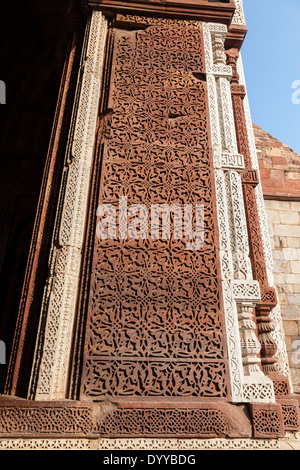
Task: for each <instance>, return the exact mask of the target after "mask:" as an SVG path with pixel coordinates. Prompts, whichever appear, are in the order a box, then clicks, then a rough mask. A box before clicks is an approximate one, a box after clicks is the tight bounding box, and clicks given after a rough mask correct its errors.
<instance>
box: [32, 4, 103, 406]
mask: <svg viewBox="0 0 300 470" xmlns="http://www.w3.org/2000/svg"><path fill="white" fill-rule="evenodd" d="M106 31H107V22H106V20H105V18H104V17H103V15H102V13H101V12H93V13H92V14H91V17H90V19H89V20H88V23H87V27H86V35H85V42H84V46H83V52H82V59H81V66H80V73H79V78H78V84H77V91H76V98H75V103H74V109H73V116H72V122H71V126H70V135H69V144H68V148H67V153H66V160H65V169H64V176H63V181H62V185H61V192H60V199H59V204H58V213H57V219H56V223H55V229H54V234H53V239H52V251H51V255H50V259H49V278H48V281H47V284H46V287H45V293H44V299H43V305H42V312H41V320H40V325H39V333H38V340H37V346H36V351H35V359H34V365H33V370H32V377H31V384H30V393H29V396H30V397H31V398H35V399H57V398H64V397H65V396H66V391H67V379H68V367H69V354H70V347H71V341H72V329H73V322H74V317H75V309H76V298H77V292H78V282H79V275H80V267H81V250H82V246H83V239H84V230H85V219H86V210H87V200H88V193H89V182H90V171H91V165H92V156H93V147H94V140H95V133H96V122H97V114H98V106H99V98H100V87H101V80H102V68H103V60H104V48H105V40H106Z"/></svg>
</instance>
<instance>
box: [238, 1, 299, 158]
mask: <svg viewBox="0 0 300 470" xmlns="http://www.w3.org/2000/svg"><path fill="white" fill-rule="evenodd" d="M244 10H245V16H246V21H247V26H248V30H249V31H248V33H247V36H246V39H245V42H244V45H243V48H242V56H243V62H244V68H245V75H246V84H247V89H248V95H249V101H250V108H251V115H252V121H253V122H254V123H255V124H257V125H258V126H260V127H262V128H263V129H264V130H266V131H267V132H269V133H270V134H272V135H273V136H274V137H276V138H277V139H279V140H280V141H282V142H284V143H285V144H286V145H288V146H289V147H291V148H292V149H293V150H295V151H296V152H297V153H298V154H300V103H299V104H293V102H292V95H293V93H294V94H295V92H297V89H296V90H295V89H293V88H292V84H293V82H294V81H296V80H298V81H299V83H300V0H284V1H282V0H244ZM298 88H300V87H298ZM297 96H298V98H299V97H300V93H298V95H297Z"/></svg>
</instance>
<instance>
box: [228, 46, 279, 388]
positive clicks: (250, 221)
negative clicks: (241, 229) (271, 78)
mask: <svg viewBox="0 0 300 470" xmlns="http://www.w3.org/2000/svg"><path fill="white" fill-rule="evenodd" d="M237 58H238V52H237V51H236V50H235V49H231V50H229V51H227V63H231V64H233V68H234V70H235V71H236V73H235V74H234V79H233V82H232V85H231V91H232V103H233V109H234V118H235V127H236V133H237V141H238V149H239V152H240V153H242V154H243V155H244V158H245V167H246V168H245V171H244V173H243V175H242V182H243V193H244V203H245V210H246V217H247V225H248V236H249V244H250V248H251V261H252V268H253V273H254V278H255V279H256V280H257V281H259V283H260V287H261V291H262V299H261V301H260V302H258V304H257V305H256V320H257V324H258V337H259V341H260V344H261V352H260V354H261V362H262V370H263V371H264V373H265V374H266V375H267V376H269V377H270V378H272V380H273V381H275V383H278V382H280V381H281V378H280V377H281V374H279V371H278V369H277V368H276V362H277V360H276V358H275V355H276V351H277V346H276V343H275V340H274V338H273V335H272V333H273V331H274V328H273V325H272V323H271V318H270V313H271V310H272V308H274V307H275V306H276V304H277V299H276V294H275V292H274V289H272V288H271V287H270V286H269V283H268V276H267V269H266V265H265V259H264V250H263V244H262V237H261V232H260V225H259V218H258V212H257V205H256V198H255V186H257V185H258V184H259V180H258V176H257V173H256V171H255V170H253V169H252V166H251V155H250V148H249V142H248V135H247V127H246V118H245V111H244V103H243V100H244V98H245V95H246V92H245V87H244V86H243V85H239V84H238V81H239V75H238V73H237ZM282 379H283V381H284V382H285V379H284V377H282ZM286 389H288V387H286ZM275 392H276V390H275Z"/></svg>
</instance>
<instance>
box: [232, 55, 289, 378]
mask: <svg viewBox="0 0 300 470" xmlns="http://www.w3.org/2000/svg"><path fill="white" fill-rule="evenodd" d="M237 71H238V74H239V81H240V83H241V85H243V86H244V87H245V77H244V70H243V62H242V58H241V54H239V57H238V59H237ZM245 92H246V87H245ZM243 105H244V113H245V120H246V129H247V136H248V143H249V153H250V158H251V166H252V168H253V169H255V170H258V168H259V165H258V158H257V152H256V146H255V137H254V133H253V127H252V119H251V112H250V107H249V101H248V97H247V93H246V95H245V98H244V100H243ZM257 176H258V180H260V177H259V173H258V172H257ZM254 193H255V200H256V204H257V214H258V219H259V226H260V231H261V240H262V245H263V252H264V260H265V266H266V271H267V277H268V283H269V285H270V286H271V287H274V276H273V256H272V248H271V242H270V234H269V229H268V222H267V217H266V211H265V206H264V199H263V192H262V187H261V184H258V185H257V186H256V187H255V191H254ZM270 318H271V319H272V323H273V326H274V330H275V331H274V332H273V337H274V340H275V342H276V345H277V352H276V359H277V360H278V362H277V367H278V369H279V370H280V372H281V373H282V374H283V375H285V376H286V377H289V365H288V354H287V349H286V344H285V340H284V330H283V325H282V318H281V311H280V305H279V303H277V305H276V307H274V308H273V309H272V310H271V313H270Z"/></svg>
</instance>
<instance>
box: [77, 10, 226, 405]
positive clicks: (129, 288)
mask: <svg viewBox="0 0 300 470" xmlns="http://www.w3.org/2000/svg"><path fill="white" fill-rule="evenodd" d="M126 21H128V27H127V28H126ZM134 22H135V23H136V24H135V27H132V24H134ZM129 24H130V25H131V27H129ZM110 38H111V49H110V52H111V55H110V54H109V51H108V60H107V64H108V65H107V70H108V69H109V70H108V71H109V73H107V74H106V78H107V77H108V78H107V85H106V86H107V89H108V90H109V92H108V95H107V100H106V108H105V109H104V111H105V112H103V113H102V114H101V116H100V117H101V119H102V124H100V128H101V125H102V134H101V138H100V139H98V149H97V150H98V152H102V157H101V170H100V174H101V176H100V185H99V191H98V196H97V197H98V201H97V204H98V205H100V204H109V205H111V206H113V207H114V208H115V211H116V215H117V222H118V224H117V229H116V233H115V234H116V236H115V237H114V238H112V237H110V238H107V239H101V238H100V237H99V236H98V235H97V230H95V237H94V242H93V252H92V268H91V277H90V285H89V300H88V309H87V320H86V337H85V348H84V356H83V373H82V384H81V395H82V396H88V397H91V398H94V399H96V398H97V397H99V398H103V397H108V398H109V397H115V398H121V397H122V399H123V400H124V399H125V398H137V397H139V398H141V397H142V398H149V397H176V398H188V397H209V398H229V394H230V392H229V384H228V377H229V372H228V361H227V352H226V338H225V325H224V318H223V309H222V304H221V297H222V295H221V279H220V266H219V264H220V263H219V256H218V249H217V247H218V231H217V219H216V207H215V191H214V184H213V173H212V157H211V153H210V136H209V131H208V128H209V122H208V110H207V95H206V93H207V91H206V81H205V67H204V59H203V56H204V53H203V38H202V29H201V23H200V22H194V21H187V20H177V21H176V20H171V19H169V20H168V19H156V18H152V19H150V18H141V17H140V18H138V19H137V20H135V19H134V18H131V19H130V18H129V17H127V16H124V17H123V21H122V22H121V23H119V24H118V27H115V28H113V29H112V30H111V33H110ZM121 196H122V197H123V198H126V204H127V209H128V213H129V215H130V210H129V209H130V208H131V207H134V206H133V205H134V204H140V205H141V204H142V205H143V208H144V212H145V213H144V214H140V213H139V217H140V219H139V220H143V224H144V225H143V224H141V226H140V227H139V229H140V231H141V232H140V233H141V236H140V238H138V239H136V238H134V237H130V233H128V232H127V233H126V224H125V226H124V220H123V219H122V217H123V216H122V214H121V212H120V209H119V203H120V197H121ZM123 200H125V199H123ZM162 205H164V206H162ZM172 205H176V207H177V208H178V207H180V208H182V209H183V208H184V207H185V205H189V206H192V207H193V209H194V212H193V213H192V216H193V221H194V223H195V218H196V213H195V207H196V205H199V206H201V207H203V209H204V211H203V212H202V215H203V219H204V226H203V228H204V235H203V236H204V238H203V240H202V241H203V243H202V245H201V247H200V248H199V249H187V246H188V245H187V243H188V242H189V239H188V238H187V237H186V236H185V235H184V234H183V236H182V238H180V237H178V236H176V235H178V234H176V230H175V231H174V230H173V228H174V226H175V212H172V211H170V236H169V237H166V236H165V237H163V236H162V235H161V234H160V236H159V237H153V236H151V224H150V214H151V211H152V215H153V210H154V212H155V210H157V208H158V206H160V207H161V206H162V207H163V208H165V209H166V207H167V208H170V207H171V206H172ZM123 215H124V214H123ZM135 215H136V214H135ZM190 215H191V213H190ZM95 217H96V215H95ZM147 217H148V222H149V223H148V226H147V224H146V225H145V220H146V221H147ZM121 219H122V220H121ZM98 220H99V219H97V221H98ZM135 220H136V218H135ZM126 221H127V227H128V226H130V223H131V222H132V221H134V218H133V217H131V218H130V217H129V216H128V219H126ZM122 223H123V225H122ZM142 225H143V226H142ZM124 227H125V228H124ZM193 227H195V226H194V225H193ZM110 228H111V229H112V230H114V227H113V226H112V227H110ZM124 233H126V235H125V236H124ZM120 235H122V236H120Z"/></svg>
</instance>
